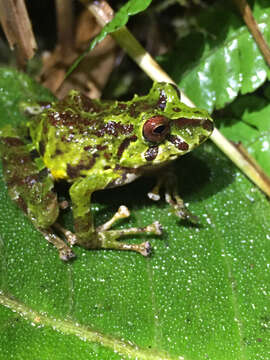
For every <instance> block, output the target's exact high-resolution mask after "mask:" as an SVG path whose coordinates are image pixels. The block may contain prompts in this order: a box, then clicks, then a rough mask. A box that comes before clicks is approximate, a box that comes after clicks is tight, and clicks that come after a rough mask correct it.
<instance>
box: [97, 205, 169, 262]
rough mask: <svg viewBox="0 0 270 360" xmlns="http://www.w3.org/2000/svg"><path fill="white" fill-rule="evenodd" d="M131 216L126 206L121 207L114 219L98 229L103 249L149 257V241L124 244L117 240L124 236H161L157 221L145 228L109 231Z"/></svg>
mask: <svg viewBox="0 0 270 360" xmlns="http://www.w3.org/2000/svg"><path fill="white" fill-rule="evenodd" d="M129 216H130V212H129V210H128V208H127V207H126V206H123V205H122V206H120V207H119V209H118V210H117V212H116V213H115V214H114V215H113V217H112V218H111V219H110V220H109V221H107V222H106V223H104V224H103V225H101V226H99V227H98V228H97V229H96V232H97V233H98V234H99V237H100V240H101V243H102V248H111V249H118V250H130V251H136V252H139V253H140V254H141V255H143V256H148V255H149V254H150V253H151V245H150V243H149V241H146V242H143V243H141V244H126V243H122V242H117V241H116V239H118V238H119V237H122V236H128V235H135V234H142V233H145V234H154V235H161V234H162V227H161V224H160V223H159V222H158V221H155V222H154V223H153V224H150V225H148V226H146V227H143V228H129V229H123V230H110V231H108V230H109V229H110V228H111V227H112V225H113V224H114V223H115V222H116V221H118V220H120V219H123V218H127V217H129Z"/></svg>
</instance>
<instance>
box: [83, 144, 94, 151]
mask: <svg viewBox="0 0 270 360" xmlns="http://www.w3.org/2000/svg"><path fill="white" fill-rule="evenodd" d="M91 149H92V146H90V145H87V146H85V147H84V148H83V150H84V151H88V150H91Z"/></svg>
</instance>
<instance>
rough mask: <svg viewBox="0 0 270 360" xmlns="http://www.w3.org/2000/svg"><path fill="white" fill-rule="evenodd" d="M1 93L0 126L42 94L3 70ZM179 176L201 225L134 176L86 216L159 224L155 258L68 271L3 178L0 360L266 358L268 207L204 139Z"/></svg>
mask: <svg viewBox="0 0 270 360" xmlns="http://www.w3.org/2000/svg"><path fill="white" fill-rule="evenodd" d="M6 81H8V83H7V84H8V86H11V87H12V89H11V90H10V91H9V89H8V88H6ZM12 84H13V85H12ZM0 89H1V92H4V93H5V94H6V98H7V99H9V101H7V103H6V104H4V103H1V105H0V106H1V112H0V121H1V123H2V124H3V122H6V121H11V119H13V116H15V117H17V115H18V112H17V111H16V109H17V106H18V101H19V99H20V100H23V99H24V97H25V94H27V97H28V96H30V94H32V89H34V93H33V94H32V96H33V97H34V98H35V99H36V98H37V97H36V94H37V92H39V93H40V91H43V90H40V89H39V88H37V86H36V85H33V84H32V82H31V81H30V80H29V79H28V78H27V77H26V76H25V75H19V74H18V73H16V72H12V71H10V70H8V71H6V70H2V71H1V72H0ZM16 89H18V90H16ZM38 89H39V90H38ZM12 94H13V95H12ZM40 94H41V93H40ZM8 95H9V96H8ZM42 96H43V100H44V99H45V98H46V97H48V94H47V93H45V95H44V94H43V95H42ZM13 99H14V101H13ZM3 107H4V108H5V109H6V110H5V111H6V112H5V114H8V115H6V117H5V118H3V116H2V115H1V114H2V111H3V110H4V108H3ZM13 120H14V121H15V119H13ZM16 121H19V119H17V120H16ZM176 172H177V174H178V175H179V189H181V193H182V194H183V196H184V198H185V200H186V201H188V202H189V203H190V208H191V210H192V211H193V212H194V213H196V215H198V216H199V217H200V224H199V225H198V226H191V225H190V224H188V223H185V222H181V221H179V220H178V219H177V218H176V217H175V216H174V215H173V214H171V213H170V209H169V207H168V206H167V205H165V203H160V204H152V203H151V202H150V200H147V199H146V197H145V193H146V192H147V190H149V189H150V188H151V185H152V183H151V180H149V179H147V180H139V181H137V182H135V183H132V184H130V185H128V186H125V187H122V188H118V189H113V190H110V191H109V190H108V191H106V192H101V193H99V194H96V196H95V199H94V201H95V203H94V204H93V209H94V210H95V214H96V219H97V222H98V223H102V222H103V221H104V220H105V219H108V218H110V216H111V215H112V214H113V212H114V211H115V210H116V209H117V207H118V205H119V204H122V203H124V204H126V205H128V207H129V208H130V209H131V211H132V216H131V219H130V220H128V221H126V222H124V223H122V224H119V225H118V226H119V227H121V226H123V227H129V226H131V225H135V226H141V225H145V224H147V223H150V222H152V221H153V220H157V219H158V220H159V221H160V222H161V223H162V224H163V226H164V230H165V234H164V236H163V237H162V238H160V239H158V238H155V239H154V238H153V239H152V238H151V239H149V240H151V242H152V244H153V246H154V254H153V256H152V257H150V258H143V257H141V256H139V255H136V254H132V253H123V252H122V253H121V252H117V251H86V250H83V249H81V248H79V247H77V248H75V249H74V251H75V252H76V254H77V259H76V260H75V261H73V262H70V263H68V264H65V263H63V262H61V261H60V260H59V258H58V255H57V253H56V251H55V249H54V248H53V247H52V246H51V245H50V244H47V243H46V241H45V240H44V239H43V237H42V236H41V235H40V234H39V233H38V232H37V231H36V230H35V229H34V227H33V226H32V224H31V222H30V221H29V220H28V219H27V218H26V217H25V216H24V215H23V214H22V212H21V211H20V210H19V209H17V207H16V205H15V204H13V203H12V202H11V200H10V199H9V197H8V195H7V190H6V186H5V185H4V183H3V181H2V180H1V185H0V288H1V294H0V303H1V304H2V305H3V306H1V307H0V349H1V351H0V359H16V360H17V359H18V360H23V359H27V360H29V359H30V360H31V359H43V360H47V359H56V360H57V359H59V360H60V359H72V360H74V359H75V360H76V359H78V360H79V359H80V360H82V359H87V360H90V359H102V360H103V359H128V358H131V359H149V360H151V359H162V360H166V359H175V360H176V359H178V360H179V359H189V360H190V359H194V360H200V359H202V360H203V359H212V360H226V359H228V360H232V359H233V360H243V359H245V360H247V359H250V360H254V359H261V360H267V359H269V357H270V332H269V326H270V301H269V296H270V269H269V268H270V241H269V240H270V230H269V229H270V217H269V213H270V206H269V203H268V201H267V200H266V199H265V197H264V196H263V195H262V194H261V193H260V191H259V190H257V189H256V188H254V187H253V186H252V185H251V184H250V182H249V181H248V180H247V179H246V178H245V177H244V176H243V175H241V174H240V173H239V172H238V171H237V169H236V168H235V167H234V166H233V165H232V164H231V163H230V162H229V161H228V160H227V159H226V158H224V156H223V155H222V154H221V153H220V152H219V151H218V150H217V149H215V148H214V146H213V145H212V144H211V143H206V144H205V145H204V146H202V147H201V148H199V149H198V150H197V151H194V152H193V153H191V154H190V155H189V156H186V157H184V158H183V159H181V160H179V161H178V162H177V163H176ZM134 194H136V196H134ZM65 215H66V216H64V218H63V219H62V220H63V221H64V222H66V223H67V224H69V218H70V213H67V214H65ZM130 241H136V239H130ZM137 241H140V240H139V239H138V238H137Z"/></svg>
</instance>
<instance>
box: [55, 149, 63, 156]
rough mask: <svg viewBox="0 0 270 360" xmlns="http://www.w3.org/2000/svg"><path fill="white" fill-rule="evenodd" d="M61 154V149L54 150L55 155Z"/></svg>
mask: <svg viewBox="0 0 270 360" xmlns="http://www.w3.org/2000/svg"><path fill="white" fill-rule="evenodd" d="M62 154H63V151H62V150H60V149H56V150H55V155H62Z"/></svg>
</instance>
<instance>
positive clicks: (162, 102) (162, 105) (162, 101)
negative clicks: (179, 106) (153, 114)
mask: <svg viewBox="0 0 270 360" xmlns="http://www.w3.org/2000/svg"><path fill="white" fill-rule="evenodd" d="M166 103H167V96H166V93H165V91H164V90H161V91H160V95H159V99H158V103H157V107H158V108H159V109H160V110H164V109H165V107H166Z"/></svg>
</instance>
